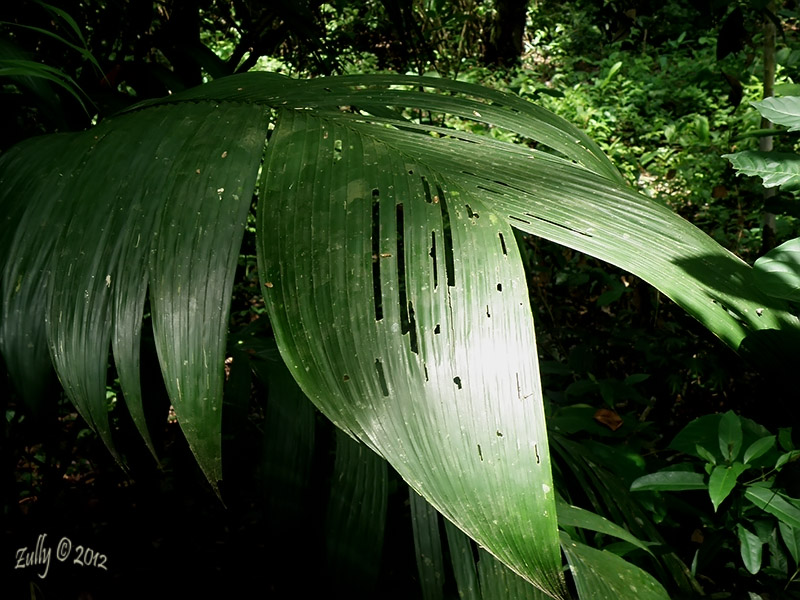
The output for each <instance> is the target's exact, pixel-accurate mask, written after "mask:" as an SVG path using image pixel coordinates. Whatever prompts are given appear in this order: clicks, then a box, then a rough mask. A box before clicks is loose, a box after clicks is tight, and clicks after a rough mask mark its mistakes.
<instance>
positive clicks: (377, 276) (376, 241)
mask: <svg viewBox="0 0 800 600" xmlns="http://www.w3.org/2000/svg"><path fill="white" fill-rule="evenodd" d="M379 195H380V194H379V192H378V190H377V189H375V190H372V296H373V299H374V301H375V320H376V321H380V320H381V319H383V295H382V294H381V263H380V261H379V260H378V254H379V253H380V246H381V240H380V235H381V220H380V219H381V209H380V201H379V198H378V197H379Z"/></svg>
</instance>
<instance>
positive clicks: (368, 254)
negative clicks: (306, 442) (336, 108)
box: [258, 111, 564, 596]
mask: <svg viewBox="0 0 800 600" xmlns="http://www.w3.org/2000/svg"><path fill="white" fill-rule="evenodd" d="M264 174H265V175H264V181H263V182H262V184H261V190H262V191H261V194H262V198H261V202H260V203H259V216H258V244H259V256H260V260H261V265H260V268H261V276H262V282H263V284H264V295H265V300H266V302H267V307H268V310H269V313H270V318H271V322H272V325H273V328H274V331H275V335H276V338H277V340H278V343H279V347H280V349H281V353H282V355H283V357H284V359H285V361H286V363H287V365H288V366H289V368H290V369H291V370H292V372H293V374H294V376H295V378H296V379H297V380H298V382H299V383H300V385H301V387H302V388H303V389H304V391H305V392H306V394H307V395H308V396H309V398H310V399H311V400H312V401H313V402H314V403H315V404H316V405H317V406H318V407H319V408H320V410H321V411H322V412H323V413H324V414H326V415H327V416H328V417H329V418H330V419H331V420H332V421H333V422H334V423H336V424H337V425H339V426H340V427H342V428H344V429H346V430H348V431H350V432H351V433H352V434H353V435H355V436H356V437H358V438H360V439H361V440H362V441H364V442H365V443H367V444H368V445H369V446H370V447H372V448H373V449H374V450H376V451H377V452H378V453H379V454H381V455H383V456H384V457H385V458H386V459H387V460H389V462H390V463H391V464H392V465H393V466H394V467H395V469H397V470H398V472H399V473H400V474H401V475H402V476H403V478H404V479H406V481H408V482H409V484H410V485H411V486H412V487H413V488H414V489H415V490H416V491H417V492H418V493H420V495H422V496H423V497H425V498H426V499H427V500H428V501H430V502H431V503H432V504H433V505H434V507H436V508H437V509H438V510H439V511H440V512H442V513H443V514H444V515H445V516H446V517H447V518H449V519H450V520H452V521H453V522H454V523H456V524H457V525H458V526H459V527H460V528H461V529H463V530H465V531H466V532H468V533H469V534H470V535H471V536H473V537H474V538H475V539H476V540H477V541H478V542H480V543H481V544H483V545H485V546H486V547H487V548H488V549H491V551H492V552H493V553H496V554H497V555H498V556H499V558H501V560H503V562H505V563H506V564H509V565H510V566H512V568H514V569H515V570H516V571H517V572H519V573H521V574H523V575H525V576H526V577H528V578H529V579H530V580H531V582H533V583H534V584H536V585H539V586H540V587H542V588H543V589H545V590H546V591H547V592H548V593H550V594H553V595H554V596H560V595H563V594H564V591H563V587H562V586H563V583H562V581H561V574H560V564H561V561H560V557H559V551H558V541H557V531H556V513H555V504H554V496H553V490H552V479H551V475H550V464H549V456H548V453H547V436H546V430H545V423H544V415H543V413H542V404H541V390H540V388H539V380H538V370H537V364H536V359H535V357H536V346H535V342H534V338H533V327H532V325H533V324H532V319H531V313H530V308H529V304H528V298H527V289H526V286H525V277H524V273H523V271H522V264H521V260H520V257H519V254H518V251H517V248H516V245H515V243H514V239H513V234H512V232H511V230H510V228H509V227H508V226H507V225H506V224H505V223H504V222H503V221H502V220H499V219H497V218H494V216H493V215H491V213H489V212H488V211H486V210H485V208H484V206H483V204H482V203H481V201H480V199H479V198H477V197H475V196H473V195H471V194H466V193H465V192H463V190H461V189H460V188H459V187H458V186H457V185H454V184H453V183H451V182H449V181H447V180H445V179H443V178H441V177H440V176H439V175H438V174H437V173H436V172H435V171H431V170H430V169H428V168H426V167H425V166H424V165H423V164H421V163H412V162H408V161H407V160H406V159H405V157H404V156H402V155H401V154H398V153H397V152H395V151H393V150H392V149H391V148H390V147H388V146H386V145H385V144H382V143H380V142H378V141H377V140H374V139H372V138H370V137H364V136H362V135H360V133H359V132H358V131H356V130H354V129H351V128H346V127H343V126H341V125H339V124H337V123H336V122H332V121H329V120H327V119H319V118H315V117H313V116H311V115H310V114H308V113H306V112H300V111H285V112H283V113H282V114H281V116H280V119H279V121H278V124H277V126H276V128H275V131H274V133H273V135H272V138H271V140H270V145H269V147H268V156H267V161H266V164H265V169H264ZM532 490H533V491H532Z"/></svg>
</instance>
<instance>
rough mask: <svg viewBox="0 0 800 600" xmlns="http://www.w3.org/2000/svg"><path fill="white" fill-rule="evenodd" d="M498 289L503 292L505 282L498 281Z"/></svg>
mask: <svg viewBox="0 0 800 600" xmlns="http://www.w3.org/2000/svg"><path fill="white" fill-rule="evenodd" d="M497 291H498V292H502V291H503V284H502V283H498V284H497Z"/></svg>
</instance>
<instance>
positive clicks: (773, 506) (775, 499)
mask: <svg viewBox="0 0 800 600" xmlns="http://www.w3.org/2000/svg"><path fill="white" fill-rule="evenodd" d="M744 495H745V498H747V499H748V500H749V501H750V502H752V503H753V504H755V505H756V506H757V507H758V508H760V509H762V510H764V511H766V512H768V513H769V514H771V515H774V516H776V517H777V518H778V520H779V521H781V522H783V523H786V524H787V525H790V526H791V527H796V528H800V508H798V507H797V506H796V505H795V504H793V503H791V502H790V501H789V500H788V499H787V498H786V497H784V496H783V495H782V494H779V493H778V492H776V491H774V490H771V489H769V488H765V487H757V486H750V487H748V488H747V490H745V493H744Z"/></svg>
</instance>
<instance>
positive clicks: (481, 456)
mask: <svg viewBox="0 0 800 600" xmlns="http://www.w3.org/2000/svg"><path fill="white" fill-rule="evenodd" d="M478 456H479V457H480V459H481V462H483V452H481V445H480V444H478Z"/></svg>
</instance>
